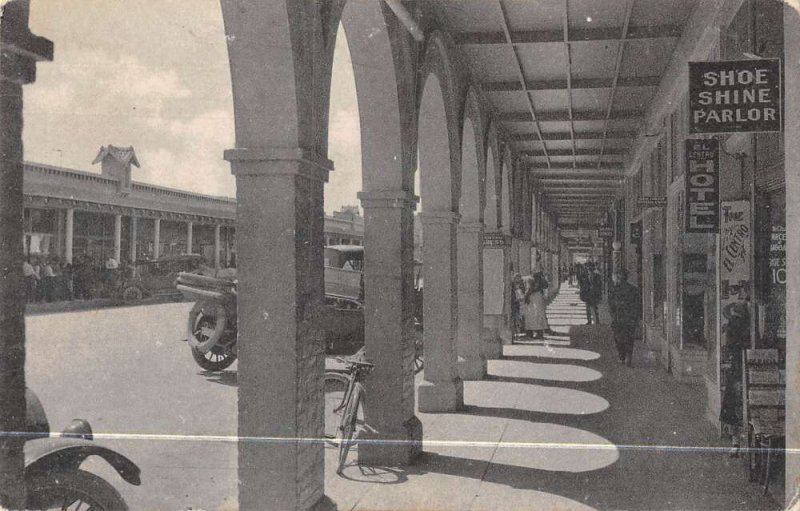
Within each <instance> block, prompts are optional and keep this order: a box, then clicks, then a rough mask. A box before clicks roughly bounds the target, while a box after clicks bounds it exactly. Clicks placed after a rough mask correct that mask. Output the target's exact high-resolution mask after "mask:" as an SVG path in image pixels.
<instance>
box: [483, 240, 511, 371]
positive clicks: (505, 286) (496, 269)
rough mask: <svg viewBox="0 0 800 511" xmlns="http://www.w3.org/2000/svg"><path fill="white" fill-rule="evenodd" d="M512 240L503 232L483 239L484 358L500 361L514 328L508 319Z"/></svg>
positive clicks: (509, 342)
mask: <svg viewBox="0 0 800 511" xmlns="http://www.w3.org/2000/svg"><path fill="white" fill-rule="evenodd" d="M510 243H511V238H510V237H509V236H508V235H505V234H503V233H501V232H496V231H490V232H484V235H483V336H482V337H483V356H484V358H486V359H498V358H500V357H501V356H502V355H503V344H504V343H505V344H511V341H512V339H511V335H512V332H511V328H510V327H509V324H508V321H507V318H508V314H510V312H511V310H510V309H511V304H510V303H509V298H510V296H511V281H510V279H509V278H508V277H509V275H510V274H511V260H510V258H509V256H508V254H509V245H510Z"/></svg>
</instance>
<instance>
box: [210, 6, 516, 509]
mask: <svg viewBox="0 0 800 511" xmlns="http://www.w3.org/2000/svg"><path fill="white" fill-rule="evenodd" d="M222 7H223V17H224V23H225V31H226V37H227V42H228V50H229V57H230V65H231V77H232V86H233V97H234V112H235V126H236V148H235V149H231V150H229V151H226V159H228V160H229V161H230V163H231V168H232V172H233V174H234V176H235V177H236V182H237V200H238V213H237V214H238V218H237V233H238V235H237V243H238V244H239V246H238V247H237V248H238V264H239V275H240V282H241V284H240V290H239V293H240V294H239V318H240V319H239V336H240V341H239V346H240V348H239V349H240V363H239V375H238V381H239V435H240V437H244V438H262V437H266V438H281V439H298V438H299V439H303V438H319V437H320V436H321V427H322V420H321V419H322V418H321V415H320V413H321V412H320V406H321V403H322V396H321V388H320V381H321V379H320V376H321V374H322V370H323V365H324V353H323V351H322V343H321V342H319V341H320V339H319V334H318V332H317V331H316V329H315V327H314V322H315V318H316V316H317V314H318V311H319V307H320V304H321V303H322V294H323V278H322V276H323V272H322V253H321V247H322V217H323V209H322V205H323V193H322V192H323V186H324V182H325V181H326V180H327V176H328V172H329V171H331V170H332V169H333V164H332V162H330V161H329V160H328V159H327V154H328V153H327V149H328V146H327V144H328V132H327V130H328V115H329V97H330V80H331V69H332V61H333V47H334V44H335V38H336V34H337V31H338V27H339V23H341V24H342V25H343V27H344V30H345V32H346V34H347V42H348V46H349V50H350V54H351V57H352V60H353V68H354V76H355V82H356V84H355V85H356V94H357V99H358V105H359V117H360V125H361V145H362V147H361V153H362V192H361V193H360V194H359V198H360V200H361V203H362V206H363V208H364V217H365V233H364V239H365V242H364V243H365V246H366V251H365V264H364V268H365V270H364V294H365V338H366V348H367V353H368V356H369V358H370V360H371V361H372V362H373V363H374V364H375V370H374V371H373V373H372V374H371V376H370V379H369V380H368V381H367V388H368V391H367V400H366V404H365V413H366V421H367V423H368V424H369V425H370V426H371V429H370V431H371V433H369V434H367V438H365V440H370V439H374V440H379V441H376V442H369V441H368V442H366V443H363V444H362V445H361V446H360V448H359V459H360V460H362V461H365V462H378V463H383V464H386V463H391V464H396V463H401V464H402V463H408V462H410V461H411V460H412V459H413V458H414V456H416V454H418V453H419V451H420V448H421V440H422V426H421V423H420V422H419V420H418V419H417V418H416V417H415V410H416V408H417V404H418V405H419V409H420V410H421V411H431V412H440V411H451V410H455V409H457V408H459V407H460V406H462V405H463V385H462V383H461V382H462V379H480V378H482V377H484V376H485V373H486V359H487V357H491V356H497V355H498V354H499V353H500V338H499V337H500V333H501V332H500V330H501V329H502V328H503V327H504V324H505V323H506V318H507V313H508V311H507V310H506V309H507V307H505V308H504V307H503V306H502V305H501V308H500V309H499V310H494V311H493V312H494V314H490V315H487V314H485V312H486V311H485V308H484V291H485V290H484V287H485V282H484V265H485V264H486V261H485V260H484V252H485V248H484V246H483V239H484V237H485V235H486V234H487V233H491V234H493V235H495V237H496V238H498V239H505V240H508V239H510V237H511V235H515V236H516V237H518V238H526V239H527V240H528V244H529V243H530V241H529V240H530V232H531V231H530V220H529V219H527V220H526V219H525V217H526V216H530V212H531V207H530V206H531V199H530V196H531V193H530V186H529V183H527V181H526V179H527V178H525V177H524V176H522V175H521V174H520V173H519V172H518V168H519V165H518V163H517V162H516V161H515V155H514V154H513V153H512V151H511V150H510V146H509V145H508V144H506V143H504V138H503V137H504V134H503V133H502V130H501V129H500V128H499V126H497V125H496V124H494V123H493V122H492V120H491V116H490V115H489V111H488V109H487V107H486V102H485V101H484V100H483V99H482V98H481V92H480V89H479V88H477V87H475V86H474V85H473V83H472V82H471V80H470V78H469V74H468V72H467V70H466V68H465V66H464V65H463V63H462V61H461V59H460V56H459V54H458V52H457V50H456V48H455V45H454V43H453V41H452V39H451V38H450V36H449V35H448V34H446V33H442V32H439V31H436V30H428V31H427V36H426V38H425V40H424V41H423V42H420V43H418V42H416V41H415V40H414V39H413V38H412V37H411V36H410V35H409V34H408V31H407V30H406V28H405V27H404V26H403V25H402V24H401V22H400V21H399V20H398V18H397V17H396V16H395V14H394V13H393V12H392V10H391V9H390V8H389V7H388V6H387V4H386V3H384V2H373V1H368V0H350V1H349V2H345V1H344V0H339V1H334V2H329V1H327V0H326V1H314V0H304V1H302V0H301V1H287V2H260V1H257V0H249V1H244V2H241V1H233V0H223V1H222ZM415 14H416V15H417V18H418V19H420V20H421V21H422V22H423V23H424V20H426V19H430V17H426V16H425V15H424V13H419V12H418V13H415ZM417 171H418V172H419V183H420V186H419V190H416V189H415V181H416V180H415V177H416V176H415V174H416V172H417ZM512 192H514V193H512ZM417 203H420V206H421V212H420V214H419V220H420V221H421V222H422V225H423V247H424V248H423V265H424V269H423V274H424V281H425V300H424V318H425V329H424V344H425V357H426V369H425V373H424V382H423V383H422V384H421V385H420V386H419V393H418V398H417V396H415V391H414V389H415V385H414V374H413V356H414V331H413V294H414V289H413V277H412V275H413V266H414V261H413V226H414V221H415V219H414V210H415V208H416V206H417ZM525 226H527V229H526V228H525ZM526 233H527V235H526ZM510 245H511V244H510V243H500V244H499V245H496V246H495V247H494V248H493V249H494V250H499V251H500V253H499V257H498V254H491V257H489V258H488V260H489V261H490V262H491V264H492V265H494V267H493V269H492V271H491V272H490V273H491V274H492V275H495V276H500V277H499V278H500V279H501V280H505V276H506V275H508V273H509V272H508V270H509V268H510V265H511V262H512V258H514V259H516V258H515V257H514V256H513V253H514V250H513V249H512V248H511V247H510ZM264 247H269V250H264ZM521 252H522V253H523V254H525V253H526V252H527V255H528V258H529V257H530V250H527V251H526V250H522V251H521ZM515 264H517V265H519V264H520V261H519V260H516V261H515ZM528 264H530V261H529V259H528ZM265 269H266V270H267V271H265ZM491 284H492V285H494V286H497V283H496V282H494V283H491ZM505 286H507V282H502V283H500V287H501V288H502V291H501V292H504V291H506V289H507V288H506V287H505ZM507 294H508V293H506V295H507ZM501 301H502V299H501ZM495 305H496V304H495ZM495 308H496V306H495ZM267 388H281V389H285V390H282V391H281V392H279V393H277V392H264V389H267ZM417 399H418V403H417ZM322 456H323V452H322V445H320V444H319V443H315V442H291V441H289V442H277V443H270V442H267V443H261V442H250V443H248V442H243V443H241V444H240V456H239V479H240V502H239V505H240V506H241V507H242V508H245V509H250V508H253V509H261V508H267V507H273V508H281V509H307V508H311V507H312V506H313V505H317V504H318V503H319V502H323V501H324V500H325V497H324V484H323V481H324V477H323V474H322V466H323V463H322V460H321V458H322ZM287 467H291V468H290V469H287ZM265 474H269V476H266V475H265ZM276 504H277V505H276Z"/></svg>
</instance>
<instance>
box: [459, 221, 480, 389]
mask: <svg viewBox="0 0 800 511" xmlns="http://www.w3.org/2000/svg"><path fill="white" fill-rule="evenodd" d="M482 238H483V224H482V223H479V222H475V223H463V224H459V225H458V330H457V340H456V352H457V354H458V374H459V376H460V377H461V379H462V380H481V379H483V377H484V376H486V358H485V357H484V355H483V347H482V346H481V344H482V341H481V334H482V331H483V275H482V274H483V261H482V259H483V242H482Z"/></svg>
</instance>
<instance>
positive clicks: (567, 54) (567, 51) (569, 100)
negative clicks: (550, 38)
mask: <svg viewBox="0 0 800 511" xmlns="http://www.w3.org/2000/svg"><path fill="white" fill-rule="evenodd" d="M561 24H562V28H563V30H564V52H565V57H566V60H565V64H564V65H565V67H566V69H565V71H566V73H567V110H568V111H569V138H570V141H571V142H572V166H573V167H577V166H578V157H577V154H576V153H575V151H576V149H577V148H576V146H575V118H574V116H573V112H572V51H571V49H570V46H569V0H564V14H563V16H562V17H561ZM529 94H530V93H529ZM542 145H545V144H544V143H542Z"/></svg>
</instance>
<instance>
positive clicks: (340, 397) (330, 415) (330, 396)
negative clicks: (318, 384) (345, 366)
mask: <svg viewBox="0 0 800 511" xmlns="http://www.w3.org/2000/svg"><path fill="white" fill-rule="evenodd" d="M349 383H350V378H348V376H347V375H345V374H342V373H334V372H327V373H325V438H326V439H329V440H332V443H333V444H334V445H336V444H338V439H339V438H340V436H341V435H340V431H341V430H340V429H339V427H340V426H341V424H342V416H343V415H344V411H345V407H346V405H347V388H348V386H349Z"/></svg>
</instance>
